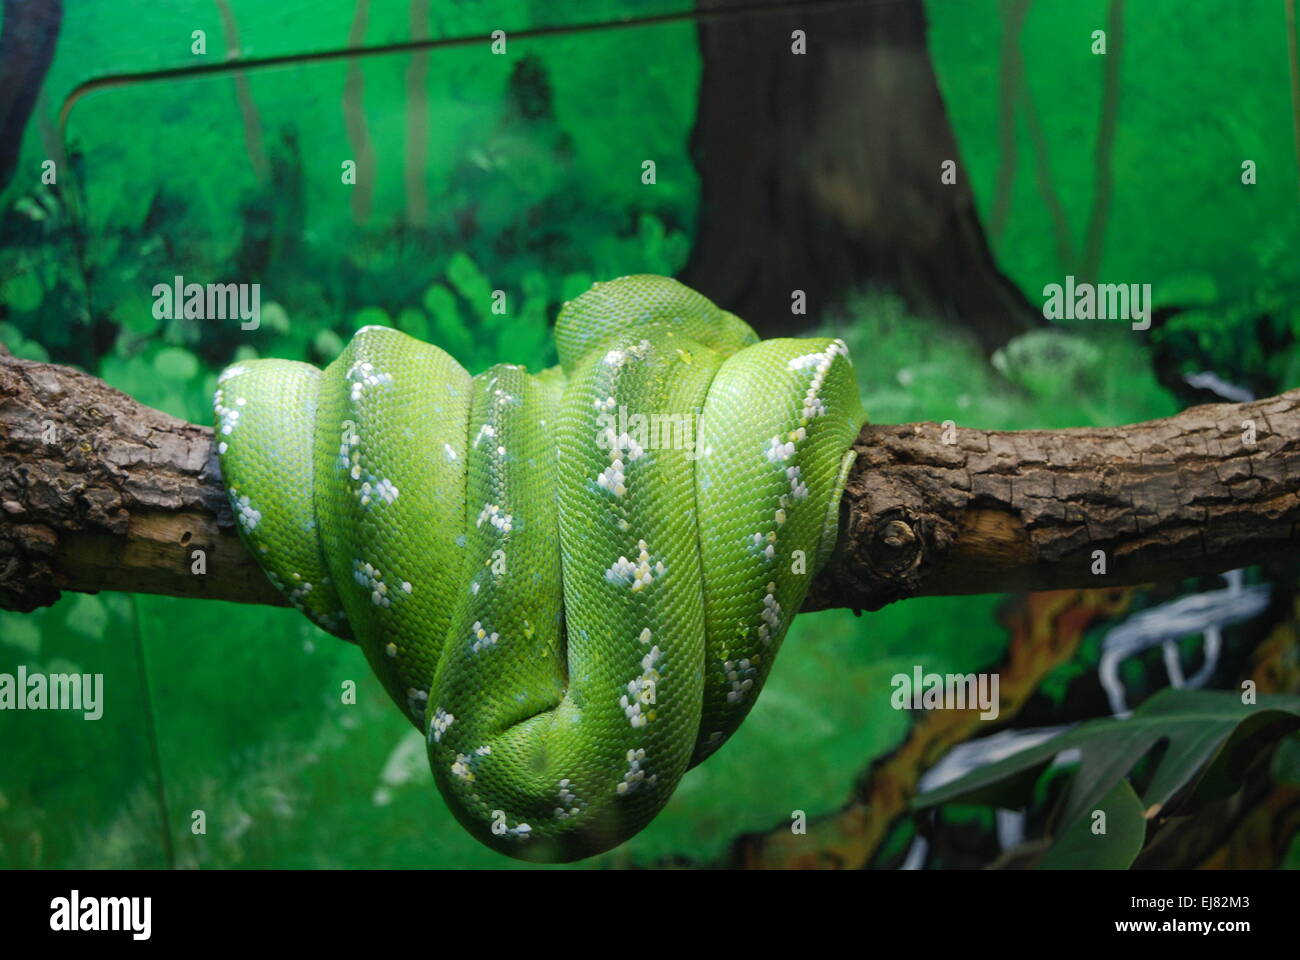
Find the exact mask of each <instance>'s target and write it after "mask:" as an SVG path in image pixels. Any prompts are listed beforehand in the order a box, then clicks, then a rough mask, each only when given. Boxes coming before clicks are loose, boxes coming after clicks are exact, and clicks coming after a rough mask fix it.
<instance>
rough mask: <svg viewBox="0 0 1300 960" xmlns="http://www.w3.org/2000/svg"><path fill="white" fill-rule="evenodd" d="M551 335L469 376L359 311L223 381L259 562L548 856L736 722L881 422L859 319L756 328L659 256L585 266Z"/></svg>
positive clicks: (637, 812)
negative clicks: (870, 432) (629, 267)
mask: <svg viewBox="0 0 1300 960" xmlns="http://www.w3.org/2000/svg"><path fill="white" fill-rule="evenodd" d="M555 341H556V347H557V352H558V354H559V359H560V364H559V366H558V367H555V368H552V369H549V370H546V371H543V372H541V373H538V374H530V373H528V372H527V371H526V370H525V369H524V368H523V367H520V366H514V365H508V364H498V365H496V366H493V367H491V368H489V369H487V370H485V371H483V372H482V373H480V374H478V375H477V376H470V374H469V373H467V372H466V371H465V370H464V369H463V368H462V367H461V366H460V364H458V363H457V362H456V360H454V359H453V358H452V357H450V356H449V355H448V354H446V353H445V352H443V351H442V350H440V349H439V348H438V347H436V346H433V345H431V344H428V343H424V342H421V341H419V340H416V339H414V338H412V337H409V336H407V335H405V334H403V333H401V332H399V331H397V330H393V329H389V328H386V327H375V326H371V327H365V328H363V329H361V330H358V331H357V332H356V334H355V335H354V337H353V338H352V340H351V342H350V343H349V344H348V345H347V347H346V348H345V349H344V351H343V353H342V354H341V355H340V356H339V357H338V358H337V359H336V360H334V361H333V362H332V363H331V364H330V365H329V366H328V367H326V368H325V369H324V370H319V369H317V368H316V367H314V366H311V365H309V364H305V363H299V362H296V361H288V360H274V359H260V360H251V361H243V362H239V363H236V364H235V365H233V366H230V367H228V368H226V369H225V370H224V371H223V372H222V374H221V375H220V377H219V380H218V386H217V390H216V394H215V397H214V408H215V415H216V440H217V444H218V447H217V449H218V454H219V457H220V463H221V470H222V475H223V479H224V483H225V485H226V490H227V493H228V495H229V497H230V501H231V504H232V506H233V509H234V514H235V518H236V524H237V527H238V529H239V534H240V536H241V537H242V539H243V541H244V543H245V545H246V546H247V547H248V549H249V550H250V551H251V552H252V554H253V555H254V556H255V557H256V558H257V560H258V562H259V564H260V565H261V567H262V569H263V570H264V571H265V573H266V575H267V576H268V577H269V578H270V580H271V581H272V583H274V584H275V586H276V587H277V589H279V590H280V591H281V592H282V593H283V594H284V595H285V596H286V597H287V598H288V600H289V601H290V602H291V603H292V604H293V605H294V606H295V607H297V608H298V609H299V610H301V611H302V612H303V613H304V614H306V615H307V616H308V617H309V618H310V619H311V620H312V621H313V622H315V623H316V624H317V625H318V626H320V627H322V628H323V629H325V630H326V631H329V632H330V633H333V634H335V635H337V636H339V637H342V638H344V639H347V640H351V641H353V642H355V643H357V644H358V645H359V646H360V647H361V650H362V651H363V653H364V654H365V657H366V659H367V661H368V662H369V664H370V666H371V668H372V669H373V670H374V672H375V674H376V676H377V677H378V678H379V680H380V681H381V682H382V684H383V686H384V688H385V689H386V690H387V692H388V694H389V696H391V697H392V699H393V700H394V701H395V702H396V703H397V705H398V706H399V707H400V708H401V709H402V711H403V712H404V713H405V714H406V715H407V717H408V719H409V720H410V721H411V722H412V723H413V724H414V725H415V726H416V727H417V728H419V729H420V731H421V732H422V733H424V734H425V735H426V739H427V743H428V755H429V762H430V765H431V767H432V770H433V774H434V777H435V779H436V781H437V784H438V788H439V790H440V791H441V793H442V795H443V797H444V798H445V800H446V802H447V804H448V805H449V806H450V808H451V810H452V811H453V813H454V814H455V816H456V818H457V819H458V820H459V821H460V822H461V823H462V824H463V825H464V826H465V827H466V828H467V829H468V830H469V831H470V832H471V833H472V834H473V835H474V836H475V837H477V838H478V839H479V840H481V841H482V842H483V843H485V844H487V845H488V846H490V847H492V848H493V849H495V850H498V851H500V852H502V853H505V854H508V855H510V856H512V857H518V858H521V859H527V860H538V861H546V862H557V861H568V860H574V859H578V858H582V857H587V856H591V855H593V854H596V853H599V852H601V851H604V850H608V849H609V848H611V847H614V846H616V845H618V844H620V843H622V842H623V841H624V840H626V839H627V838H629V837H631V836H632V835H633V834H635V833H636V832H637V831H639V830H640V829H641V828H642V827H644V826H645V825H646V824H647V823H649V822H650V821H651V820H652V819H653V818H654V817H655V815H656V814H657V813H658V812H659V811H660V810H661V809H662V808H663V806H664V805H665V804H666V803H667V801H668V799H669V797H670V796H671V794H672V792H673V790H674V788H675V787H676V785H677V783H678V781H680V779H681V778H682V775H683V774H684V773H685V772H686V771H687V770H688V769H689V768H690V767H692V766H694V765H695V764H697V763H700V762H701V761H703V760H704V759H705V758H707V757H708V756H709V755H710V754H712V753H713V752H714V751H716V750H717V749H718V748H719V747H720V746H721V745H722V744H723V743H724V742H725V741H726V740H727V738H728V737H729V736H730V735H731V734H732V733H733V732H734V731H735V730H736V728H737V727H738V726H739V725H740V723H741V721H742V720H743V719H744V718H745V716H746V714H747V713H748V712H749V710H750V708H751V707H752V706H753V705H754V701H755V699H756V698H757V696H758V694H759V691H760V690H761V688H762V686H763V682H764V680H765V679H766V677H767V675H768V671H769V670H770V669H771V667H772V662H773V659H774V658H775V656H776V653H777V650H778V648H779V647H780V645H781V640H782V638H783V637H784V635H785V633H786V630H787V628H788V627H789V625H790V621H791V619H792V618H793V616H794V614H795V613H796V612H797V611H798V610H799V608H800V606H801V604H802V603H803V600H804V597H805V595H806V593H807V590H808V586H809V584H810V582H811V580H812V577H813V576H814V575H815V574H816V573H817V571H818V570H819V569H820V567H821V566H822V565H823V564H824V563H825V562H826V560H827V558H828V557H829V554H830V552H831V550H832V549H833V547H834V543H835V536H836V528H837V524H838V517H839V500H840V496H841V493H842V491H843V488H844V483H845V478H846V476H847V473H848V469H849V467H850V465H851V463H852V460H853V452H852V442H853V439H854V438H855V437H856V435H857V433H858V430H859V428H860V427H861V425H862V422H863V420H864V419H865V416H864V414H863V412H862V408H861V405H860V402H859V399H858V392H857V386H856V381H855V379H854V376H853V369H852V366H851V363H850V361H849V358H848V354H847V349H846V348H845V346H844V343H843V342H842V341H840V340H836V339H831V338H809V339H773V340H762V341H760V340H759V339H758V337H757V336H756V335H755V333H754V331H753V330H752V329H751V328H750V327H749V326H748V325H747V324H746V323H744V322H743V321H742V320H740V319H739V318H738V317H736V316H734V315H733V314H731V313H728V312H726V311H724V310H721V309H719V308H718V307H716V306H715V305H714V304H713V303H712V302H711V301H709V300H708V299H706V298H705V297H704V296H702V295H701V294H699V293H696V292H695V291H693V290H691V289H689V288H688V287H685V286H683V285H682V284H680V283H678V282H676V281H675V280H671V279H669V278H666V277H655V276H629V277H623V278H620V279H618V280H613V281H610V282H607V283H598V284H596V285H595V286H593V287H592V288H591V289H590V290H589V291H587V292H586V293H584V294H583V295H582V296H580V297H578V298H576V299H575V300H572V301H569V302H568V303H566V304H565V305H564V307H563V309H562V310H561V312H560V314H559V317H558V319H557V322H556V326H555Z"/></svg>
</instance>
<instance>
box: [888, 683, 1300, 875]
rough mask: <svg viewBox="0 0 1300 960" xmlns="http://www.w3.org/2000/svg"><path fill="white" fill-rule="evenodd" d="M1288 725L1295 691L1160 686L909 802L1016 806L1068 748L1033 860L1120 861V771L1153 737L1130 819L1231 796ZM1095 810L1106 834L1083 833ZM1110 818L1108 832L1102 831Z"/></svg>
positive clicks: (1123, 854)
mask: <svg viewBox="0 0 1300 960" xmlns="http://www.w3.org/2000/svg"><path fill="white" fill-rule="evenodd" d="M1297 728H1300V697H1297V696H1284V695H1263V696H1260V697H1259V702H1258V703H1257V704H1243V703H1242V700H1241V697H1240V696H1239V695H1238V694H1235V693H1231V692H1220V691H1204V690H1199V691H1197V690H1173V689H1165V690H1162V691H1160V692H1159V693H1157V694H1155V695H1154V696H1152V697H1151V698H1150V699H1148V700H1146V701H1145V702H1144V703H1143V704H1142V705H1141V706H1140V707H1138V709H1137V710H1135V711H1134V712H1133V713H1132V715H1130V716H1129V717H1127V718H1124V719H1114V718H1109V717H1107V718H1103V719H1098V720H1091V721H1088V722H1086V723H1083V724H1081V725H1079V726H1077V727H1075V728H1074V729H1071V730H1068V731H1066V732H1065V733H1062V734H1060V735H1058V736H1056V737H1053V738H1052V739H1051V740H1048V741H1046V742H1045V743H1041V744H1039V745H1037V746H1033V747H1030V748H1028V749H1026V750H1022V751H1021V752H1020V753H1017V754H1015V755H1013V756H1011V757H1007V758H1006V759H1004V760H1000V761H997V762H995V763H991V764H988V765H987V766H984V767H981V768H979V769H977V770H974V771H972V772H970V773H968V774H967V775H966V776H964V777H962V778H960V779H959V780H956V781H954V782H952V783H949V784H945V785H944V786H942V787H939V788H937V789H935V790H932V791H930V792H929V793H927V794H924V795H923V796H921V797H918V798H916V799H915V800H914V801H913V804H912V806H913V809H924V808H926V807H932V806H936V805H938V804H947V803H953V802H960V803H982V804H990V805H993V806H998V807H1006V808H1009V809H1018V808H1021V807H1024V806H1026V805H1027V804H1028V803H1029V802H1030V801H1031V800H1032V798H1033V796H1034V788H1035V785H1036V783H1037V781H1038V778H1039V776H1040V775H1041V774H1042V773H1043V772H1044V771H1045V770H1046V769H1047V768H1048V766H1049V765H1050V764H1051V763H1052V762H1053V760H1054V759H1055V758H1056V757H1057V755H1058V754H1060V753H1062V752H1064V751H1066V750H1075V749H1077V750H1078V751H1079V752H1080V758H1081V759H1080V761H1079V772H1078V774H1077V776H1076V778H1075V780H1074V783H1073V786H1072V788H1071V790H1070V792H1069V795H1068V798H1067V799H1066V801H1065V803H1064V806H1063V808H1062V810H1061V811H1059V816H1058V817H1057V819H1056V823H1057V828H1056V843H1055V845H1054V846H1053V848H1052V852H1051V853H1049V854H1048V856H1047V857H1046V858H1045V860H1044V862H1043V864H1042V865H1043V866H1049V865H1050V866H1055V867H1060V866H1090V865H1091V866H1098V865H1102V864H1108V865H1113V866H1127V864H1128V863H1131V862H1132V859H1133V857H1134V856H1136V853H1137V850H1136V849H1133V838H1134V831H1135V829H1136V826H1135V820H1134V810H1135V805H1134V800H1135V799H1136V797H1135V796H1133V797H1130V793H1131V791H1129V792H1125V791H1124V790H1123V789H1122V788H1121V785H1123V784H1127V783H1128V782H1129V781H1128V780H1127V779H1126V778H1129V779H1131V778H1132V774H1133V773H1134V769H1135V767H1137V766H1138V764H1139V763H1140V762H1142V761H1143V760H1145V759H1147V758H1148V755H1149V754H1150V753H1151V751H1152V750H1153V749H1154V748H1155V747H1156V746H1157V745H1158V744H1161V743H1163V744H1165V750H1164V752H1163V753H1162V754H1160V755H1159V758H1158V759H1157V760H1154V761H1152V762H1153V765H1154V768H1153V769H1152V770H1151V771H1150V780H1149V783H1148V784H1147V786H1146V788H1145V790H1144V791H1143V792H1142V800H1141V802H1140V805H1138V806H1137V807H1136V811H1137V817H1138V819H1139V820H1140V819H1141V818H1142V817H1143V814H1142V810H1143V809H1146V808H1150V807H1155V808H1156V809H1162V808H1165V807H1166V806H1169V805H1170V804H1171V801H1175V800H1176V801H1177V806H1176V809H1177V811H1178V813H1179V814H1186V813H1192V812H1194V811H1196V810H1197V809H1199V808H1201V807H1203V806H1204V805H1206V804H1207V803H1210V802H1212V801H1214V800H1219V799H1222V798H1224V797H1226V796H1228V795H1230V794H1231V793H1232V792H1233V791H1234V790H1236V789H1237V787H1238V786H1239V785H1240V783H1241V775H1242V774H1243V773H1244V772H1245V769H1246V767H1247V766H1248V765H1249V764H1250V762H1251V761H1252V760H1253V759H1254V758H1255V757H1256V756H1258V753H1259V751H1260V750H1261V749H1263V748H1266V747H1268V746H1271V745H1273V744H1275V743H1276V742H1277V741H1278V740H1279V739H1280V738H1282V737H1285V736H1286V735H1287V734H1289V733H1290V732H1291V731H1294V730H1296V729H1297ZM1288 756H1289V753H1288ZM1287 762H1288V763H1289V760H1288V761H1287ZM1288 769H1289V767H1288ZM1117 790H1118V791H1119V792H1118V793H1117V792H1116V791H1117ZM1096 810H1104V811H1106V814H1107V823H1108V828H1107V832H1106V833H1105V834H1096V833H1093V832H1092V831H1091V830H1086V824H1087V820H1088V818H1089V816H1090V815H1091V814H1092V812H1093V811H1096ZM1112 815H1118V817H1117V820H1116V821H1111V820H1110V817H1111V816H1112ZM1081 824H1083V825H1084V826H1083V827H1081V826H1080V825H1081ZM1111 825H1114V826H1116V827H1117V829H1114V830H1111V829H1110V826H1111ZM1085 830H1086V832H1083V831H1085ZM1143 833H1144V831H1143ZM1089 838H1091V840H1092V846H1091V847H1090V846H1089ZM1094 847H1095V848H1097V849H1093V848H1094ZM1126 859H1127V862H1125V861H1126Z"/></svg>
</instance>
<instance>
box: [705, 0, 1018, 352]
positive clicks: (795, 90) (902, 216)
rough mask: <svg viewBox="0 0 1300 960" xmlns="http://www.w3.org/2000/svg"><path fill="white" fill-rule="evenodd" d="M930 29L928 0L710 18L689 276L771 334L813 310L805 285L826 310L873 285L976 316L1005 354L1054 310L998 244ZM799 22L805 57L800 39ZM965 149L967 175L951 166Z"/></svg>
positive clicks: (981, 334) (786, 330)
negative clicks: (940, 75)
mask: <svg viewBox="0 0 1300 960" xmlns="http://www.w3.org/2000/svg"><path fill="white" fill-rule="evenodd" d="M696 6H697V9H698V10H699V11H700V13H701V14H706V15H707V14H717V13H721V12H727V11H734V10H736V9H738V8H741V7H746V6H753V3H752V0H697V4H696ZM926 29H927V26H926V16H925V8H924V5H923V4H922V2H921V0H901V2H898V0H895V2H888V3H856V4H828V3H824V2H822V3H812V2H808V5H807V7H806V8H803V9H800V8H798V7H792V6H791V5H789V4H781V5H779V9H776V10H773V11H769V12H759V11H757V10H755V11H753V12H751V13H750V14H749V15H747V16H743V17H731V16H728V17H710V16H704V17H702V19H701V20H700V23H699V44H700V54H701V58H702V61H703V74H702V77H701V81H700V100H699V106H698V110H697V114H696V122H695V131H694V134H693V137H692V140H691V149H692V154H693V155H694V160H695V166H696V168H697V169H698V170H699V172H700V191H701V195H700V205H701V215H700V223H699V228H698V231H697V234H696V237H695V244H694V248H693V249H692V251H691V256H690V259H689V261H688V262H687V264H686V267H685V268H684V270H683V271H682V274H681V276H680V279H681V280H682V281H683V282H684V283H685V284H686V285H687V286H689V287H691V288H693V289H696V290H699V291H700V292H701V293H703V294H705V295H706V296H708V297H709V298H710V299H712V300H713V301H715V302H716V303H720V304H724V305H725V306H726V307H727V309H728V310H732V311H734V312H735V313H737V314H739V315H740V316H742V317H744V318H745V319H746V320H748V321H749V322H750V323H751V324H753V325H754V327H755V329H757V330H759V331H760V333H762V335H763V336H764V337H773V336H779V335H787V334H790V333H792V332H794V331H795V330H797V329H799V328H800V327H801V325H802V321H803V320H804V319H806V318H802V317H798V316H792V315H791V312H790V303H791V293H792V291H794V290H803V291H804V292H805V293H806V294H807V296H808V304H809V313H810V314H817V313H819V312H821V311H822V310H823V309H825V307H826V306H827V305H828V304H831V303H835V302H838V301H840V300H842V299H843V297H844V295H845V294H847V293H849V292H851V291H853V290H855V289H858V288H860V287H862V286H863V285H875V286H878V287H881V288H884V289H887V290H891V291H894V292H897V293H898V294H900V295H901V296H902V297H903V298H904V299H905V300H906V301H907V303H908V304H909V306H910V307H911V308H912V309H913V310H914V311H916V312H919V313H925V314H929V315H934V316H939V317H944V318H947V319H950V320H952V321H953V322H956V323H958V324H960V325H963V326H965V327H967V328H968V329H970V330H972V331H973V332H974V333H975V335H976V336H977V337H978V338H979V340H980V342H981V344H982V345H983V346H984V348H985V349H986V350H988V351H990V352H991V351H992V350H994V349H996V348H997V347H999V346H1001V345H1002V344H1003V343H1005V342H1006V341H1007V340H1009V339H1010V338H1011V337H1013V336H1015V335H1016V334H1018V333H1021V332H1023V331H1025V330H1027V329H1029V328H1031V327H1032V326H1034V325H1035V324H1037V323H1041V322H1042V316H1041V312H1040V311H1036V310H1034V309H1032V308H1031V307H1030V305H1029V303H1028V302H1027V301H1026V300H1025V298H1024V296H1023V295H1022V294H1021V293H1020V291H1019V289H1018V288H1017V287H1016V286H1015V285H1014V284H1012V283H1011V282H1009V281H1008V280H1007V279H1006V278H1005V277H1004V276H1003V275H1002V274H1001V272H1000V271H999V270H998V267H997V264H996V262H995V261H994V258H993V254H992V252H991V251H990V249H989V245H988V241H987V240H986V238H985V235H984V230H983V228H982V227H981V225H980V221H979V217H978V214H977V212H976V209H975V200H974V196H973V194H972V192H971V187H970V181H969V178H968V177H967V175H966V173H965V166H964V165H963V164H962V160H961V155H960V152H959V151H958V149H957V142H956V137H955V136H954V134H953V131H952V126H951V124H950V123H949V121H948V114H947V109H946V108H945V106H944V101H943V97H942V95H941V94H940V91H939V84H938V80H937V79H936V77H935V73H934V64H933V62H932V61H931V59H930V52H929V48H928V47H927V45H926ZM796 30H800V31H803V33H804V35H805V37H806V41H807V53H806V54H805V55H799V54H796V53H794V52H793V51H792V49H791V46H792V44H793V43H794V39H793V33H794V31H796ZM947 161H954V162H956V164H957V167H956V182H955V183H951V184H945V183H943V182H942V181H941V180H940V173H941V170H942V164H944V163H945V162H947Z"/></svg>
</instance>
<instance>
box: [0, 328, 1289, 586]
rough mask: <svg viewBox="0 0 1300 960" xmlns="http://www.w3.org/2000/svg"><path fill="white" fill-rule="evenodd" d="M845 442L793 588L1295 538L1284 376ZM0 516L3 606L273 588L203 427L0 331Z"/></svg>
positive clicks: (1146, 576) (1110, 566) (1236, 560)
mask: <svg viewBox="0 0 1300 960" xmlns="http://www.w3.org/2000/svg"><path fill="white" fill-rule="evenodd" d="M1250 432H1253V440H1254V442H1253V443H1248V442H1246V441H1247V440H1249V439H1251V437H1250V435H1249V434H1250ZM949 441H950V442H949ZM856 446H857V451H858V460H857V464H856V466H855V468H854V470H853V472H852V475H851V477H850V478H849V482H848V487H847V489H846V490H845V494H844V499H843V501H842V503H841V511H842V514H841V530H842V534H841V538H840V544H839V547H838V549H837V551H836V554H835V556H834V558H833V559H832V560H831V562H830V563H829V564H828V565H827V568H826V569H825V570H823V571H822V573H821V574H820V575H819V576H818V577H817V579H816V580H815V581H814V584H813V587H812V590H811V592H810V595H809V598H808V602H807V603H806V604H805V609H813V610H816V609H824V608H828V607H850V608H857V609H876V608H878V607H881V606H883V605H884V604H887V603H890V602H893V601H895V600H899V599H903V598H905V597H911V596H923V595H938V594H961V593H992V592H1007V591H1013V590H1043V589H1054V588H1065V587H1113V586H1121V585H1127V584H1133V583H1141V582H1148V581H1152V580H1161V579H1170V578H1179V577H1186V576H1194V575H1197V574H1205V573H1217V572H1220V571H1223V570H1228V569H1232V568H1234V567H1238V566H1242V565H1246V564H1252V563H1264V562H1269V561H1273V560H1283V559H1289V558H1291V557H1292V556H1293V555H1294V553H1295V548H1296V546H1297V543H1300V390H1292V391H1290V392H1288V393H1285V394H1282V395H1280V396H1277V397H1273V398H1270V399H1267V400H1260V401H1256V402H1253V403H1244V404H1217V405H1210V406H1204V407H1195V408H1192V409H1190V410H1187V411H1184V412H1183V413H1181V414H1179V415H1178V416H1176V417H1172V418H1170V419H1168V420H1157V421H1152V422H1150V423H1143V424H1135V425H1132V426H1126V427H1113V428H1100V429H1098V428H1091V429H1072V430H1059V431H1036V430H1029V431H1017V432H1007V431H989V430H978V429H972V428H958V427H950V428H948V429H947V430H945V428H944V427H943V426H942V425H939V424H933V423H918V424H904V425H901V426H872V425H869V426H866V427H864V428H863V430H862V433H861V435H860V436H859V437H858V439H857V443H856ZM0 518H2V519H0V607H5V608H8V609H12V610H23V611H26V610H31V609H34V608H35V607H38V606H42V605H46V604H50V603H53V602H54V601H55V600H57V599H58V597H59V594H60V591H62V590H81V591H98V590H125V591H131V592H136V593H159V594H167V595H170V596H180V597H206V598H210V599H219V600H237V601H243V602H246V603H266V604H283V602H284V601H283V600H282V599H281V598H280V596H279V594H278V593H276V591H275V590H274V589H273V588H272V587H271V585H270V583H268V582H267V580H266V579H265V577H264V576H263V575H262V573H261V571H260V570H259V568H258V567H257V565H256V563H255V562H254V560H253V559H252V557H250V556H249V555H248V554H247V553H246V552H245V550H244V549H243V546H242V545H241V543H240V541H239V538H238V536H237V535H236V533H235V529H234V524H233V520H232V517H231V514H230V508H229V505H228V503H227V501H226V498H225V496H224V494H223V493H222V489H221V485H220V477H219V473H218V467H217V462H216V457H215V453H214V450H213V445H212V430H211V429H210V428H209V427H205V426H199V425H196V424H191V423H186V422H184V421H182V420H178V419H176V418H175V417H171V416H168V415H167V414H165V413H162V412H160V411H158V410H153V409H151V408H149V407H146V406H143V405H142V404H139V403H137V402H136V401H135V400H133V399H131V398H130V397H128V396H126V395H125V394H123V393H120V392H118V391H117V390H114V389H112V388H111V387H109V386H108V385H107V384H105V383H103V382H102V381H100V380H97V379H95V378H94V377H92V376H90V375H88V374H85V373H81V372H79V371H77V370H74V369H72V368H69V367H62V366H56V365H53V364H43V363H36V362H33V361H29V360H19V359H16V358H14V357H12V356H10V355H8V354H7V353H5V352H3V351H2V350H0ZM196 549H202V550H204V551H205V553H206V561H207V563H206V566H207V572H206V574H204V575H196V574H195V573H193V572H192V571H191V565H192V559H191V558H192V552H193V551H194V550H196ZM1098 550H1100V551H1104V554H1105V561H1106V567H1105V573H1104V574H1099V573H1095V572H1094V570H1095V569H1096V566H1095V565H1096V563H1097V560H1096V554H1095V551H1098Z"/></svg>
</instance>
